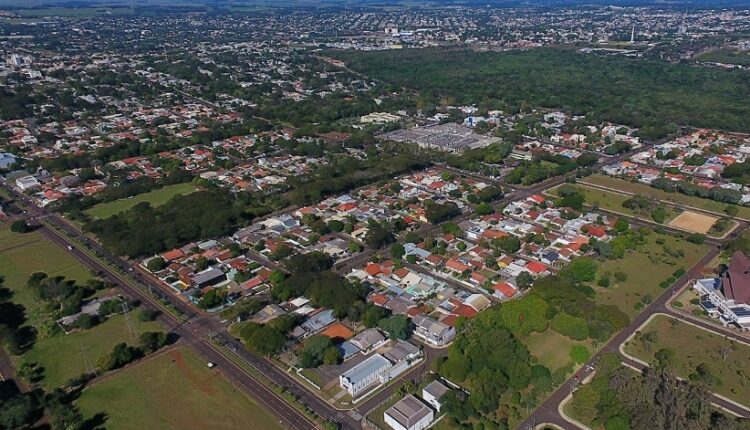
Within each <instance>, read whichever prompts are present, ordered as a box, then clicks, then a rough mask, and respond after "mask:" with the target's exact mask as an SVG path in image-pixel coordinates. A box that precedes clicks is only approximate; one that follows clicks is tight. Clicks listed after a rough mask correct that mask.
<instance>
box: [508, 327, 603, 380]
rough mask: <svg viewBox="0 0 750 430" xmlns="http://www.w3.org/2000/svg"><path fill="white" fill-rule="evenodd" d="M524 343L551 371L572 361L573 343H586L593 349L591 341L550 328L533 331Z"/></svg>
mask: <svg viewBox="0 0 750 430" xmlns="http://www.w3.org/2000/svg"><path fill="white" fill-rule="evenodd" d="M523 343H524V345H526V348H528V349H529V352H530V353H531V354H532V355H533V356H534V357H536V358H537V360H539V364H542V365H544V366H545V367H547V368H548V369H549V370H550V372H554V371H555V370H557V369H560V368H563V367H565V366H567V365H568V364H570V363H571V361H572V360H571V359H570V349H571V348H572V347H573V345H584V346H585V347H586V348H588V349H589V351H593V348H592V346H591V344H590V342H580V341H576V340H573V339H570V338H568V337H566V336H563V335H561V334H559V333H558V332H556V331H554V330H552V329H549V328H548V329H547V330H545V331H544V332H542V333H531V334H530V335H529V336H528V337H527V338H526V339H524V340H523Z"/></svg>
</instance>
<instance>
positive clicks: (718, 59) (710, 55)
mask: <svg viewBox="0 0 750 430" xmlns="http://www.w3.org/2000/svg"><path fill="white" fill-rule="evenodd" d="M695 59H696V60H698V61H708V62H714V63H726V64H739V65H741V66H750V52H748V51H734V50H731V49H714V50H712V51H708V52H705V53H703V54H701V55H698V56H697V57H696V58H695Z"/></svg>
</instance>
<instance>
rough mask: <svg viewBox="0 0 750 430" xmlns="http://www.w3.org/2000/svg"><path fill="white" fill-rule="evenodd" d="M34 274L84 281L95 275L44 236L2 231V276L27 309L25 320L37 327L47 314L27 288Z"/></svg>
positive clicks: (0, 244)
mask: <svg viewBox="0 0 750 430" xmlns="http://www.w3.org/2000/svg"><path fill="white" fill-rule="evenodd" d="M34 272H45V273H47V274H48V275H50V276H58V275H59V276H65V277H66V278H67V279H74V280H76V281H78V282H84V281H87V280H89V279H93V277H94V276H93V275H92V274H91V273H90V272H89V271H88V270H87V269H86V268H85V267H83V266H82V265H81V264H80V263H78V261H76V260H75V259H74V258H73V257H71V256H70V255H68V253H67V252H65V250H63V249H61V248H60V247H59V246H57V245H55V244H53V243H51V242H49V241H47V240H46V239H45V238H44V237H43V236H42V234H41V233H39V232H31V233H26V234H18V233H13V232H11V231H10V230H9V229H8V228H3V229H0V275H2V276H3V277H5V286H6V287H7V288H9V289H10V290H11V291H13V298H12V300H13V301H14V302H16V303H19V304H22V305H23V306H25V307H26V317H27V318H28V320H29V323H30V324H31V325H34V326H37V325H39V324H40V323H41V322H42V321H43V320H44V319H45V315H46V312H44V310H43V303H42V302H40V301H39V300H38V299H37V298H36V297H35V296H34V294H33V292H32V291H30V290H29V289H28V288H26V281H27V280H28V279H29V276H31V274H32V273H34Z"/></svg>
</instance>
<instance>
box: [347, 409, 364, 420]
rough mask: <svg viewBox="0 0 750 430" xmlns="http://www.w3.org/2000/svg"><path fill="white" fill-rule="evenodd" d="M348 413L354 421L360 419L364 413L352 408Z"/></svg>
mask: <svg viewBox="0 0 750 430" xmlns="http://www.w3.org/2000/svg"><path fill="white" fill-rule="evenodd" d="M346 414H347V415H349V416H350V417H351V418H352V419H353V420H354V421H359V420H361V419H362V415H361V414H360V413H359V411H358V410H356V409H352V410H350V411H349V412H347V413H346Z"/></svg>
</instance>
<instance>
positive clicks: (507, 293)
mask: <svg viewBox="0 0 750 430" xmlns="http://www.w3.org/2000/svg"><path fill="white" fill-rule="evenodd" d="M492 289H493V290H494V293H493V294H492V295H493V296H495V297H497V298H499V299H510V298H511V297H513V296H515V295H516V293H518V290H516V287H514V286H513V284H511V283H509V282H498V283H496V284H495V285H493V286H492Z"/></svg>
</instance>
